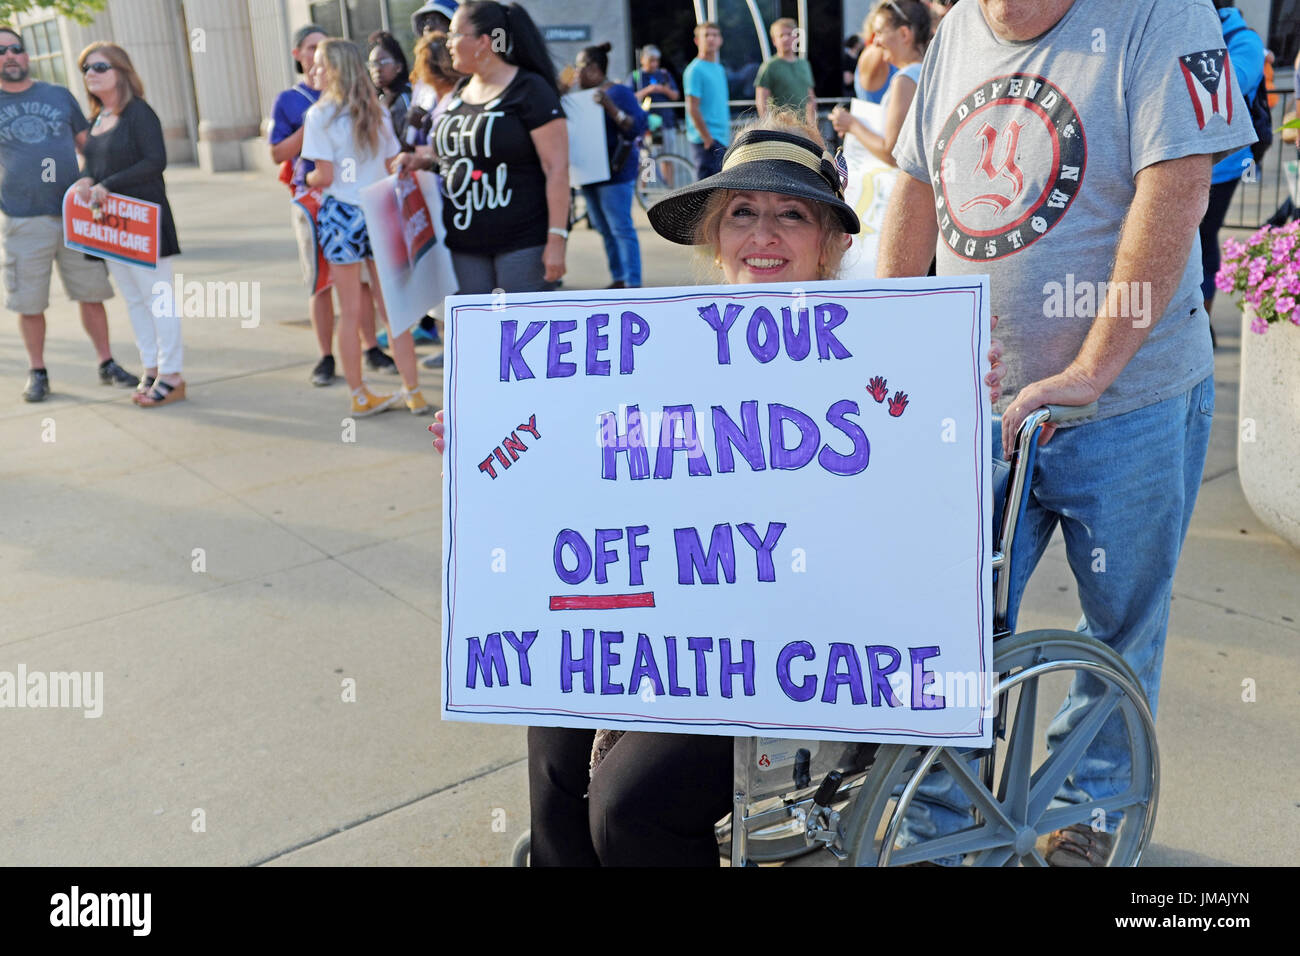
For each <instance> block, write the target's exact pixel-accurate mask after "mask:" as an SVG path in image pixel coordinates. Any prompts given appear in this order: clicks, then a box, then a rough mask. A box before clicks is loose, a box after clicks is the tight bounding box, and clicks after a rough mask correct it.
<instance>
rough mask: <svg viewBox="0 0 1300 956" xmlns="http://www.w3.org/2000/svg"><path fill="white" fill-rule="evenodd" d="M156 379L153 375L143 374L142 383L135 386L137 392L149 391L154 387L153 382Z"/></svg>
mask: <svg viewBox="0 0 1300 956" xmlns="http://www.w3.org/2000/svg"><path fill="white" fill-rule="evenodd" d="M155 381H156V378H155V377H154V376H152V375H141V376H140V384H139V385H137V386H136V387H135V390H136V391H137V392H147V391H149V389H151V388H153V383H154V382H155Z"/></svg>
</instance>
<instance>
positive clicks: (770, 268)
mask: <svg viewBox="0 0 1300 956" xmlns="http://www.w3.org/2000/svg"><path fill="white" fill-rule="evenodd" d="M718 254H719V256H720V257H721V259H722V272H723V274H724V275H725V276H726V277H727V282H728V283H733V284H734V283H742V282H814V281H816V280H817V279H820V278H822V276H821V254H822V227H821V224H820V222H819V219H818V216H817V212H816V210H815V209H814V207H813V204H812V203H811V202H808V201H807V200H804V199H796V198H794V197H793V196H783V195H780V194H779V193H768V192H737V193H732V194H731V196H729V197H728V199H727V202H726V205H725V206H724V207H723V212H722V220H721V222H720V223H719V225H718Z"/></svg>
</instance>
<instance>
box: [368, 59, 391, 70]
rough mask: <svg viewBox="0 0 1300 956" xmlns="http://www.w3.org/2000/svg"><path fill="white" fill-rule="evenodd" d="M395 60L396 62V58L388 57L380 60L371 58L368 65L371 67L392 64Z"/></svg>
mask: <svg viewBox="0 0 1300 956" xmlns="http://www.w3.org/2000/svg"><path fill="white" fill-rule="evenodd" d="M396 62H397V61H396V60H390V59H389V58H387V57H385V58H384V59H382V60H371V61H370V66H371V67H372V68H373V67H376V66H392V65H393V64H394V63H396Z"/></svg>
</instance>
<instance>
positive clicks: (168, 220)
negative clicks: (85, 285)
mask: <svg viewBox="0 0 1300 956" xmlns="http://www.w3.org/2000/svg"><path fill="white" fill-rule="evenodd" d="M77 63H78V65H80V67H81V73H82V76H83V77H84V78H85V83H86V95H87V96H88V97H89V99H90V119H91V126H90V135H89V136H87V137H86V144H85V147H84V153H85V156H86V166H85V170H84V173H85V175H84V176H83V177H82V178H81V179H79V180H78V181H77V184H76V190H77V194H78V196H79V197H80V198H81V200H82V201H83V202H87V203H90V204H91V206H92V207H96V206H99V205H102V204H103V203H104V201H105V200H106V199H107V198H108V194H109V193H117V194H119V195H123V196H130V197H132V198H133V199H142V200H146V201H148V202H151V203H156V204H157V205H158V206H159V217H158V250H157V253H158V267H157V268H156V269H150V268H147V267H145V266H139V265H133V264H130V263H127V262H122V261H119V260H117V259H111V258H110V259H108V260H107V265H108V271H109V272H110V273H111V274H112V276H113V281H114V282H115V283H116V284H117V287H118V288H119V289H120V290H121V291H122V297H123V298H124V299H126V304H127V314H128V315H129V316H130V318H131V328H132V330H133V331H134V332H135V343H136V346H137V347H138V348H139V349H140V362H141V364H142V365H144V369H145V371H144V376H143V377H142V378H141V379H140V385H139V386H138V390H137V392H136V394H135V395H134V396H133V400H134V401H135V403H136V404H137V405H139V406H141V407H142V408H153V407H154V406H156V405H169V404H171V403H172V402H179V401H182V400H183V399H184V398H185V380H184V379H183V378H181V358H182V351H183V350H182V346H181V320H180V316H179V315H178V314H177V311H178V308H179V304H178V303H176V302H170V296H163V297H155V296H154V295H153V293H152V289H153V287H154V284H155V283H159V282H161V283H163V284H164V285H166V286H168V287H170V286H171V285H172V260H171V257H172V256H175V255H177V254H178V253H179V252H180V251H181V248H180V242H179V240H178V239H177V237H176V222H175V221H174V220H173V219H172V210H171V206H170V205H168V203H167V193H166V191H165V189H164V187H163V170H164V169H165V168H166V167H167V150H166V147H165V146H164V145H163V134H162V124H161V123H160V122H159V121H158V114H157V113H155V112H154V111H153V109H152V108H151V107H150V106H149V104H148V103H146V102H145V101H144V84H143V83H141V82H140V77H139V76H138V75H137V74H136V72H135V67H134V66H132V65H131V58H130V57H129V56H127V55H126V51H125V50H123V49H122V48H121V47H120V46H117V45H115V44H112V43H92V44H90V46H88V47H86V48H85V49H84V50H82V51H81V56H79V57H78V58H77ZM164 302H170V308H164V307H162V306H163V304H164Z"/></svg>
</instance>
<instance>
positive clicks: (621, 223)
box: [582, 179, 641, 289]
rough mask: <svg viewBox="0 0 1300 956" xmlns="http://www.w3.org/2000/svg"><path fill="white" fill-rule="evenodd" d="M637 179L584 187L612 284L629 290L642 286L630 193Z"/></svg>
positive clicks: (588, 214) (584, 193) (589, 214)
mask: <svg viewBox="0 0 1300 956" xmlns="http://www.w3.org/2000/svg"><path fill="white" fill-rule="evenodd" d="M635 188H636V180H634V179H630V180H628V181H627V182H625V183H600V184H598V185H595V186H583V187H582V195H583V196H585V197H586V198H587V218H588V219H590V220H591V224H592V226H593V227H594V228H595V230H596V231H597V232H598V233H600V237H601V238H602V239H604V240H605V258H606V259H608V260H609V274H610V276H611V277H612V278H613V280H614V281H615V282H622V283H623V284H624V285H626V286H627V287H628V288H629V289H638V288H640V287H641V244H640V243H639V242H638V241H637V238H636V226H634V225H633V224H632V193H633V190H634V189H635Z"/></svg>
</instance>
